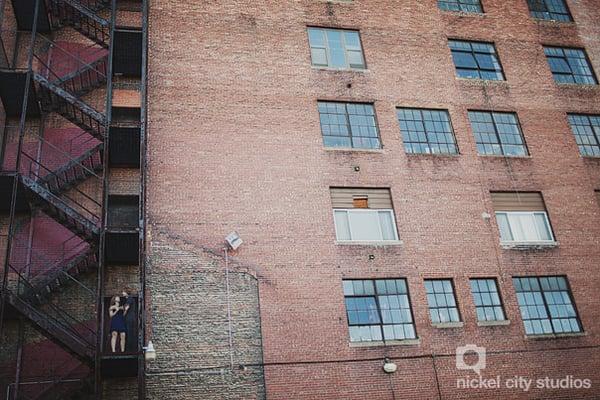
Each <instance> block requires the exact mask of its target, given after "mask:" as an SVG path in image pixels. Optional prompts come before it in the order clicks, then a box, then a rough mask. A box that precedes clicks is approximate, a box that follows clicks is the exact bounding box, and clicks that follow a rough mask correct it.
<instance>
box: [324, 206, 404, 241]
mask: <svg viewBox="0 0 600 400" xmlns="http://www.w3.org/2000/svg"><path fill="white" fill-rule="evenodd" d="M340 211H344V212H346V213H347V214H348V213H349V212H352V213H374V214H375V215H377V226H378V228H379V236H380V239H373V240H365V239H352V222H351V220H350V218H348V229H349V231H350V239H339V234H338V226H337V223H336V218H335V213H336V212H340ZM379 212H388V213H389V214H390V215H391V217H392V227H393V228H394V238H393V239H383V230H382V229H381V223H380V220H379V214H378V213H379ZM333 225H334V227H335V238H336V240H337V241H338V242H339V243H362V242H365V243H390V242H391V243H393V242H398V227H397V226H396V216H395V215H394V210H393V209H391V208H334V209H333Z"/></svg>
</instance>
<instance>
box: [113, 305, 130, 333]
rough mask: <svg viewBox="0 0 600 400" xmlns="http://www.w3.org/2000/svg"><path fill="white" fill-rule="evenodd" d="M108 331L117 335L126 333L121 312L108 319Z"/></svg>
mask: <svg viewBox="0 0 600 400" xmlns="http://www.w3.org/2000/svg"><path fill="white" fill-rule="evenodd" d="M110 331H111V332H119V333H121V332H127V327H126V326H125V317H124V316H123V310H119V311H117V313H116V314H115V315H114V316H113V317H112V318H111V319H110Z"/></svg>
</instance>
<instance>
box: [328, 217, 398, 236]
mask: <svg viewBox="0 0 600 400" xmlns="http://www.w3.org/2000/svg"><path fill="white" fill-rule="evenodd" d="M334 220H335V230H336V236H337V240H339V241H358V242H380V241H394V240H398V233H397V231H396V223H395V221H394V213H393V210H381V209H379V210H369V209H336V210H334Z"/></svg>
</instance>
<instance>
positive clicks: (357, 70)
mask: <svg viewBox="0 0 600 400" xmlns="http://www.w3.org/2000/svg"><path fill="white" fill-rule="evenodd" d="M310 67H311V69H313V70H317V71H332V72H360V73H363V72H369V70H368V69H367V68H333V67H319V66H317V65H311V66H310Z"/></svg>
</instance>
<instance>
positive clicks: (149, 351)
mask: <svg viewBox="0 0 600 400" xmlns="http://www.w3.org/2000/svg"><path fill="white" fill-rule="evenodd" d="M142 348H143V349H144V355H145V357H146V361H154V360H156V350H154V345H153V344H152V340H148V346H146V347H142Z"/></svg>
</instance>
